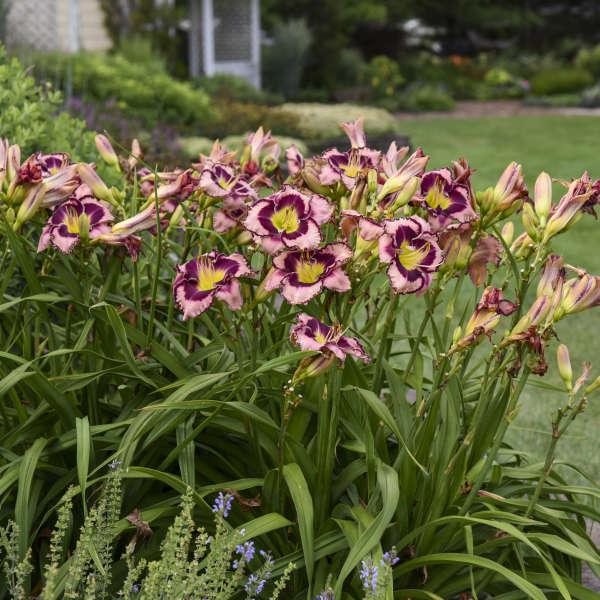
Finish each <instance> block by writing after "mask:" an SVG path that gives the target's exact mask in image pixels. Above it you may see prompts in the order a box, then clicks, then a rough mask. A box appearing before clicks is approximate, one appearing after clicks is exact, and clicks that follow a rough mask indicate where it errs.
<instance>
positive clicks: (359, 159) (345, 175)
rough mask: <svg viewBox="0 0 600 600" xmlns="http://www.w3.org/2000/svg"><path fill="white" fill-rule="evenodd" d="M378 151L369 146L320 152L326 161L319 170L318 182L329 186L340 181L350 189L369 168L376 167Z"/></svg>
mask: <svg viewBox="0 0 600 600" xmlns="http://www.w3.org/2000/svg"><path fill="white" fill-rule="evenodd" d="M379 156H380V153H379V152H378V151H377V150H371V149H369V148H358V149H353V150H350V151H349V152H340V151H339V150H337V149H336V148H332V149H331V150H327V151H326V152H324V153H323V154H322V158H323V159H324V160H325V161H326V162H325V164H324V165H323V166H322V167H321V169H320V171H319V182H320V183H321V184H322V185H326V186H330V185H334V184H336V183H338V182H340V181H341V182H342V183H343V184H344V186H345V187H346V188H347V189H349V190H352V189H354V186H355V185H356V183H357V181H358V180H359V179H360V178H364V177H366V175H367V172H368V171H369V169H376V168H377V163H378V162H379Z"/></svg>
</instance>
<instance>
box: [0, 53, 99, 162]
mask: <svg viewBox="0 0 600 600" xmlns="http://www.w3.org/2000/svg"><path fill="white" fill-rule="evenodd" d="M61 106H62V95H61V94H60V92H57V91H55V90H53V89H52V87H51V86H45V87H43V86H39V85H37V84H36V82H35V80H34V79H33V77H31V76H30V75H29V74H28V73H27V71H26V70H25V69H24V68H23V67H22V65H21V63H20V62H19V60H18V59H17V58H9V57H7V55H6V52H5V50H4V49H3V48H1V47H0V135H1V136H2V137H5V138H8V139H9V140H10V142H11V143H15V144H19V145H20V146H21V150H22V152H23V154H24V155H25V156H27V155H29V154H31V153H32V152H34V151H35V150H42V151H46V152H57V151H60V152H68V153H69V154H71V156H72V157H73V158H74V159H75V160H86V161H91V160H94V159H95V156H96V151H95V146H94V137H93V134H92V133H89V132H87V131H86V130H85V123H84V122H83V121H81V120H79V119H74V118H72V117H70V116H69V115H68V114H66V113H60V114H57V113H58V112H59V109H60V107H61Z"/></svg>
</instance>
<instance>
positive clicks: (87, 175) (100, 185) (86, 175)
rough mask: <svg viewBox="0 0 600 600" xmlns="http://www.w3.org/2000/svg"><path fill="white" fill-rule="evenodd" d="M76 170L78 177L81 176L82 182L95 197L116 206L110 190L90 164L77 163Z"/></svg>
mask: <svg viewBox="0 0 600 600" xmlns="http://www.w3.org/2000/svg"><path fill="white" fill-rule="evenodd" d="M77 172H78V173H79V177H81V180H82V181H83V183H85V184H86V185H87V186H88V187H89V188H90V190H92V194H94V196H96V198H99V199H100V200H104V201H105V202H108V203H110V204H112V205H114V206H117V203H116V202H115V199H114V198H113V195H112V194H111V192H110V190H109V189H108V187H107V186H106V184H105V183H104V181H102V179H100V177H99V175H98V173H96V171H95V170H94V169H93V168H92V167H91V166H90V165H88V164H86V163H81V164H79V165H78V166H77Z"/></svg>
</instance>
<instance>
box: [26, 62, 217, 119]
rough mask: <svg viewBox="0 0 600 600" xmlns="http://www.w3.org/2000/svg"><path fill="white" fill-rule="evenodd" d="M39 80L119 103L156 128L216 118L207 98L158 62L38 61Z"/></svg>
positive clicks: (99, 99)
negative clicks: (163, 125) (165, 124)
mask: <svg viewBox="0 0 600 600" xmlns="http://www.w3.org/2000/svg"><path fill="white" fill-rule="evenodd" d="M35 69H36V74H37V76H38V77H39V78H41V79H44V80H50V81H54V82H55V85H58V86H61V87H62V88H71V89H72V92H73V94H75V95H78V96H81V97H83V98H84V99H87V100H93V101H107V100H113V99H116V100H117V104H118V106H119V108H120V109H121V110H122V111H123V112H124V114H126V115H128V116H131V117H134V118H136V119H140V120H141V121H142V122H143V123H144V124H145V125H146V126H149V127H152V126H155V125H156V124H157V123H159V122H164V123H171V124H175V125H185V126H194V125H196V126H199V125H202V124H204V123H206V122H208V121H210V120H211V118H213V116H214V113H213V110H212V107H211V102H210V98H209V96H208V94H206V93H205V92H204V91H202V90H200V89H196V88H194V87H193V86H192V85H191V84H190V83H187V82H183V81H178V80H176V79H174V78H173V77H171V76H170V75H169V74H168V73H167V72H166V71H165V70H164V66H163V64H162V63H161V61H160V60H156V61H154V62H149V59H148V58H147V59H145V60H144V61H143V62H141V63H136V62H132V61H131V60H129V58H127V57H125V56H123V55H121V54H114V55H105V54H92V53H81V54H75V55H69V56H67V55H61V54H47V55H44V56H41V55H38V56H36V57H35Z"/></svg>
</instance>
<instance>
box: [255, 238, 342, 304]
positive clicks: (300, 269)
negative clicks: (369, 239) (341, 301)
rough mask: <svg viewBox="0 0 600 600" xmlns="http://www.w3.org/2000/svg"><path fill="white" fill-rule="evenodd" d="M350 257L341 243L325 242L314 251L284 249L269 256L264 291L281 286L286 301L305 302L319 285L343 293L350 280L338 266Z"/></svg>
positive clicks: (312, 296)
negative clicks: (272, 256) (270, 259)
mask: <svg viewBox="0 0 600 600" xmlns="http://www.w3.org/2000/svg"><path fill="white" fill-rule="evenodd" d="M351 256H352V250H351V249H350V248H349V246H347V245H346V244H343V243H334V244H328V245H327V246H324V247H323V248H319V249H315V250H287V251H284V252H282V253H281V254H278V255H277V256H276V257H275V258H274V259H273V269H272V270H271V272H270V273H269V274H268V275H267V277H266V279H265V281H264V290H265V291H266V292H271V291H273V290H275V289H277V288H280V289H281V293H282V295H283V297H284V298H285V299H286V300H287V301H288V302H289V303H290V304H306V303H307V302H309V301H310V300H311V299H312V298H314V297H315V296H316V295H317V294H319V293H320V292H321V291H322V290H323V288H327V289H329V290H333V291H334V292H347V291H348V290H349V289H350V287H351V286H350V280H349V279H348V276H347V275H346V273H344V271H343V270H342V265H343V264H344V263H346V262H347V261H348V260H349V259H350V257H351Z"/></svg>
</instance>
